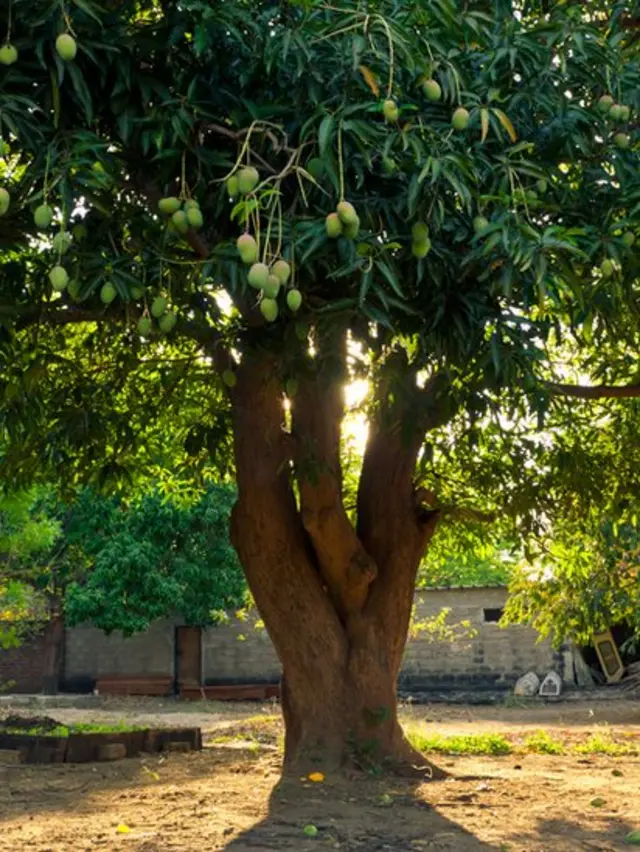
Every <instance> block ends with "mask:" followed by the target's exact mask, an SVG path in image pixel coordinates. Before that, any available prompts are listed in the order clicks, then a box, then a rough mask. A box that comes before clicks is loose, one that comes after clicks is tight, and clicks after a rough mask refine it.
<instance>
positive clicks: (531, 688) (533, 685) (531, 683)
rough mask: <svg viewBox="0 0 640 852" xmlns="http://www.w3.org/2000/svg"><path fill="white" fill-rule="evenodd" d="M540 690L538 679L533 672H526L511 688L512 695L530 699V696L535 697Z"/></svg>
mask: <svg viewBox="0 0 640 852" xmlns="http://www.w3.org/2000/svg"><path fill="white" fill-rule="evenodd" d="M539 689H540V678H539V677H538V675H537V674H536V673H535V672H527V673H526V674H525V675H522V677H519V678H518V680H517V681H516V685H515V686H514V687H513V694H514V695H520V696H522V697H523V698H530V697H531V696H532V695H537V694H538V690H539Z"/></svg>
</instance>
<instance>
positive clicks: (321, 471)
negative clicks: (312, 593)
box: [293, 329, 377, 618]
mask: <svg viewBox="0 0 640 852" xmlns="http://www.w3.org/2000/svg"><path fill="white" fill-rule="evenodd" d="M345 358H346V334H345V331H344V329H338V330H333V331H332V332H327V333H325V335H324V336H322V337H321V338H320V340H319V342H318V353H317V357H316V358H315V359H314V360H313V361H311V359H310V361H309V362H308V363H307V374H306V375H305V376H303V377H302V380H301V381H300V383H299V391H298V394H297V395H296V397H295V399H294V404H293V428H294V437H295V447H296V453H295V462H296V474H297V478H298V484H299V488H300V507H301V515H302V521H303V524H304V526H305V529H306V530H307V532H308V534H309V536H310V538H311V541H312V543H313V547H314V550H315V552H316V557H317V560H318V565H319V568H320V572H321V574H322V578H323V580H324V581H325V583H326V584H327V587H328V589H329V592H330V594H331V597H332V599H333V601H334V603H335V605H336V608H337V610H338V612H339V613H340V615H341V616H342V617H343V618H344V617H345V616H346V615H347V614H348V613H349V612H353V611H356V610H358V609H361V608H362V606H363V605H364V602H365V600H366V597H367V594H368V589H369V585H370V583H371V582H372V581H373V580H374V578H375V577H376V574H377V568H376V565H375V563H374V561H373V560H372V559H371V558H370V556H369V555H368V554H367V552H366V551H365V549H364V547H363V546H362V543H361V542H360V540H359V538H358V536H357V534H356V531H355V530H354V528H353V525H352V524H351V522H350V520H349V518H348V517H347V513H346V511H345V508H344V504H343V501H342V473H341V468H340V429H341V424H342V419H343V416H344V400H343V383H344V377H345V369H344V368H345Z"/></svg>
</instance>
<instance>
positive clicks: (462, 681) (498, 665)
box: [400, 588, 570, 688]
mask: <svg viewBox="0 0 640 852" xmlns="http://www.w3.org/2000/svg"><path fill="white" fill-rule="evenodd" d="M506 600H507V591H506V589H504V588H481V589H433V590H429V591H423V592H417V593H416V600H415V604H416V621H417V622H420V621H422V620H425V619H429V618H433V617H435V616H437V615H438V614H439V613H440V612H441V611H442V609H444V608H448V609H450V610H451V612H450V615H449V616H448V619H447V623H449V624H451V625H452V626H454V625H456V624H459V623H460V622H462V621H468V622H469V624H470V630H469V635H468V636H463V638H461V639H459V640H458V641H456V642H449V641H446V640H445V641H434V640H433V639H432V638H431V637H430V636H429V634H428V633H427V632H426V631H425V632H419V633H418V634H417V636H416V637H415V638H413V639H410V641H409V642H408V643H407V647H406V649H405V654H404V659H403V665H402V671H401V675H400V683H401V684H402V685H407V686H413V687H424V688H428V687H438V686H441V687H443V688H445V687H456V686H462V685H465V686H472V685H474V684H475V685H477V686H484V687H491V686H495V687H501V686H510V685H511V684H513V683H514V682H515V681H516V680H517V679H518V677H519V676H520V675H522V674H524V673H525V672H528V671H531V670H533V671H535V672H537V673H538V674H539V675H544V674H546V673H547V672H548V671H550V670H551V669H553V670H555V671H557V672H558V674H560V675H561V676H563V677H564V676H565V675H566V676H567V678H569V676H570V672H569V670H568V667H567V666H566V654H565V653H564V652H560V653H558V652H556V651H554V649H553V648H552V646H551V643H550V642H548V641H546V640H545V641H542V642H538V634H537V633H536V631H535V630H532V629H531V628H529V627H524V626H521V625H513V626H509V627H505V628H502V627H500V626H499V625H498V624H497V623H495V622H487V621H485V610H501V609H502V608H503V607H504V605H505V603H506ZM565 669H566V671H565Z"/></svg>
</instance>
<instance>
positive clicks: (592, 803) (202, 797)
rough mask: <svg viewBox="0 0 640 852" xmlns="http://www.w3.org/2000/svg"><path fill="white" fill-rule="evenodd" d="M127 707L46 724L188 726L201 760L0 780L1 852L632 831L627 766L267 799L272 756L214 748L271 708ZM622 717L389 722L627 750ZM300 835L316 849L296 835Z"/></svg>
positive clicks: (549, 839)
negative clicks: (311, 829)
mask: <svg viewBox="0 0 640 852" xmlns="http://www.w3.org/2000/svg"><path fill="white" fill-rule="evenodd" d="M142 704H144V705H145V706H144V707H143V706H141V703H140V702H137V701H136V702H118V703H116V705H111V706H109V707H102V708H101V709H99V710H96V709H92V710H71V709H68V710H51V709H50V710H48V712H49V713H50V714H51V715H54V716H55V717H56V718H59V719H60V721H65V722H71V721H118V720H123V719H126V720H129V721H134V720H135V722H136V723H146V722H151V721H153V722H154V723H158V722H160V723H165V724H180V725H182V724H198V725H200V724H201V725H202V726H203V728H205V730H207V731H208V732H209V737H208V741H209V743H210V745H209V747H207V748H206V749H205V750H204V751H203V752H201V753H197V754H191V755H179V754H174V755H170V756H168V757H157V756H147V757H145V758H139V759H131V760H124V761H119V762H117V763H113V764H105V763H100V764H95V765H88V764H85V765H76V766H74V765H63V766H0V850H2V852H85V850H86V852H89V850H91V852H95V850H105V852H129V850H130V851H131V852H199V850H201V849H202V850H204V849H206V850H207V852H222V850H225V852H270V850H283V852H311V850H320V849H339V850H343V852H347V850H355V851H356V852H417V851H418V852H419V850H421V849H425V850H434V852H435V850H438V852H445V850H448V851H449V852H481V850H487V851H488V850H493V852H575V851H576V850H586V851H587V852H613V850H619V852H623V850H625V849H628V848H629V847H627V846H625V845H624V838H625V837H626V835H627V834H628V833H629V832H630V831H632V830H638V829H640V757H616V758H612V757H606V756H602V755H598V756H588V757H583V756H580V755H575V754H566V755H538V754H529V755H522V754H511V755H507V756H504V757H472V758H471V757H465V758H462V757H460V758H453V757H440V758H439V759H438V762H439V763H440V765H443V766H445V768H446V769H447V770H448V771H449V772H450V773H451V775H452V776H453V777H452V778H451V779H450V780H448V781H446V782H439V783H433V784H428V783H427V784H422V785H420V786H415V785H410V784H408V783H404V782H403V783H399V782H389V781H385V780H381V779H376V778H371V777H368V776H363V775H358V776H354V777H353V778H352V779H351V780H350V782H349V783H345V781H344V780H338V779H334V778H326V779H325V780H324V782H322V783H316V784H313V783H311V782H309V781H308V780H301V779H300V780H297V781H295V782H291V783H288V784H286V785H281V784H279V781H278V779H279V755H278V754H277V753H276V752H274V751H273V745H271V750H269V751H266V750H262V749H261V748H260V747H255V748H253V749H251V750H244V749H243V748H242V747H241V744H240V743H239V742H237V741H236V742H234V743H228V744H226V745H225V746H221V745H215V744H214V740H215V739H216V734H219V733H220V731H223V730H225V729H228V728H229V726H230V725H235V726H236V727H237V726H238V725H239V723H241V724H247V719H250V718H251V717H253V718H255V717H256V716H262V717H265V718H267V717H269V716H271V717H273V713H274V708H273V706H272V705H269V706H265V707H260V706H256V705H246V706H240V707H238V706H230V705H226V706H225V707H223V709H222V710H216V711H214V712H211V707H207V708H206V709H205V708H202V707H193V708H191V709H190V710H188V711H186V712H184V711H183V710H181V709H180V710H178V709H177V708H175V707H172V712H168V713H167V712H166V711H164V708H163V707H162V706H158V702H151V703H148V702H142ZM621 704H622V703H618V704H616V705H608V706H605V707H599V706H598V707H596V706H592V707H589V706H588V705H584V706H579V707H578V706H575V705H572V706H567V705H553V706H551V705H549V706H547V707H537V708H477V707H474V708H461V707H443V706H442V705H437V706H434V707H419V708H415V707H414V708H404V709H403V716H404V717H405V718H409V719H411V721H412V722H413V723H415V722H416V721H418V722H422V721H429V725H428V727H429V728H431V727H433V730H434V731H437V732H442V733H458V734H461V733H481V732H488V731H490V730H491V731H502V732H504V733H509V734H513V733H514V732H517V731H520V730H522V731H527V730H529V729H531V728H541V727H544V728H545V729H546V730H547V731H548V732H549V733H550V734H552V735H557V734H558V733H562V732H564V733H566V735H567V736H568V737H569V739H570V740H571V739H574V738H576V737H579V736H584V737H586V736H589V735H591V734H592V733H594V732H595V731H597V730H600V729H601V728H606V729H607V731H608V732H609V733H610V735H611V736H612V737H624V738H625V739H627V740H629V739H636V738H637V739H638V741H640V724H639V721H640V720H639V719H638V716H639V715H640V713H639V710H640V708H638V705H637V704H636V703H632V702H631V703H629V706H626V707H622V706H621ZM25 712H26V711H25ZM96 714H97V715H96ZM251 724H254V723H252V722H250V723H249V727H250V726H251ZM273 725H274V723H273V722H271V723H270V727H271V728H273ZM275 725H276V726H277V722H275ZM258 728H259V725H258ZM306 825H313V826H315V827H316V828H317V829H318V835H317V837H315V838H312V839H310V838H307V837H306V836H305V835H304V833H303V828H304V826H306Z"/></svg>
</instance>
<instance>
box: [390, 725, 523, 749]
mask: <svg viewBox="0 0 640 852" xmlns="http://www.w3.org/2000/svg"><path fill="white" fill-rule="evenodd" d="M406 734H407V739H408V740H409V742H410V743H411V745H412V746H413V747H414V748H417V749H418V751H421V752H424V753H425V754H429V753H431V752H437V753H439V754H511V753H512V752H513V750H514V748H513V744H512V743H510V742H509V740H507V739H506V738H505V737H503V736H502V735H501V734H461V735H458V736H448V737H444V736H441V735H440V734H425V733H423V732H422V731H420V730H418V729H416V728H413V729H411V728H410V729H409V730H407V731H406Z"/></svg>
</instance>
